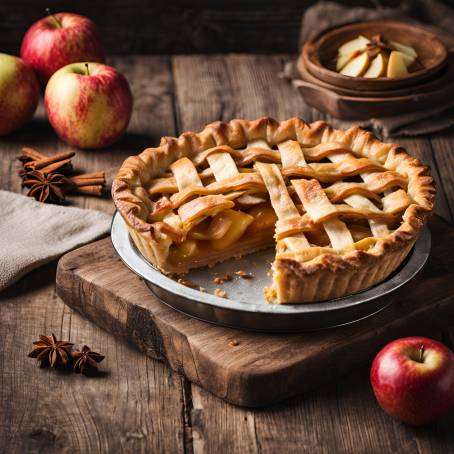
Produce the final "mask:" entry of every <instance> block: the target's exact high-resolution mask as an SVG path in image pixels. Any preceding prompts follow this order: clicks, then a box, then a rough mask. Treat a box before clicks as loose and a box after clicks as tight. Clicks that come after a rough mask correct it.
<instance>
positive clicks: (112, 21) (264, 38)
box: [0, 0, 448, 55]
mask: <svg viewBox="0 0 454 454" xmlns="http://www.w3.org/2000/svg"><path fill="white" fill-rule="evenodd" d="M314 3H316V2H315V0H230V1H227V0H192V1H187V0H186V1H182V0H180V1H177V0H168V1H165V0H155V1H146V0H112V1H96V0H80V1H71V2H70V1H67V0H66V1H61V0H60V1H59V0H45V1H41V0H16V1H12V0H1V1H0V51H1V52H6V53H11V54H16V55H17V54H18V53H19V48H20V43H21V40H22V36H23V34H24V33H25V31H26V30H27V28H28V27H29V26H30V25H31V24H32V23H33V22H35V21H36V20H38V19H39V18H41V17H42V16H43V15H45V8H46V7H49V8H50V9H51V10H52V11H53V12H61V11H71V12H77V13H79V14H82V15H86V16H88V17H90V18H91V19H93V20H94V21H95V22H96V24H97V26H98V27H99V29H100V31H101V34H102V38H103V41H104V43H105V46H106V51H107V54H108V55H109V54H110V55H114V54H115V55H125V54H126V55H127V54H172V53H180V54H189V53H222V52H254V53H272V52H296V50H297V43H298V32H299V27H300V22H301V16H302V14H303V12H304V10H305V9H306V8H307V7H309V6H310V5H312V4H314ZM341 3H343V4H349V5H364V6H369V7H376V6H378V5H382V6H397V5H398V4H399V3H400V2H398V1H393V0H380V1H378V0H369V1H368V0H362V1H361V0H348V1H343V2H341ZM445 3H448V2H447V1H445ZM421 13H422V15H423V12H421Z"/></svg>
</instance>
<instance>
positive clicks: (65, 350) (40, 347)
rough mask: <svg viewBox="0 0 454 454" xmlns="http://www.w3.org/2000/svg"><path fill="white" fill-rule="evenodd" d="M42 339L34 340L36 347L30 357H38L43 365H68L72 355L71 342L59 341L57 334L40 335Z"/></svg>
mask: <svg viewBox="0 0 454 454" xmlns="http://www.w3.org/2000/svg"><path fill="white" fill-rule="evenodd" d="M39 338H40V340H39V341H35V342H33V345H35V347H34V348H33V350H32V351H31V352H30V353H29V355H28V356H29V357H30V358H36V359H37V360H38V361H40V362H41V367H46V366H49V365H50V366H51V367H56V366H59V365H61V364H63V365H65V366H66V365H67V364H68V361H69V356H70V355H71V348H72V346H73V344H71V342H65V341H58V340H57V338H56V337H55V334H51V335H50V336H43V335H41V336H39Z"/></svg>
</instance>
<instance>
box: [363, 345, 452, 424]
mask: <svg viewBox="0 0 454 454" xmlns="http://www.w3.org/2000/svg"><path fill="white" fill-rule="evenodd" d="M370 379H371V384H372V388H373V390H374V394H375V397H376V398H377V400H378V403H379V404H380V406H381V407H382V408H383V410H385V411H386V412H387V413H389V414H390V415H392V416H394V417H396V418H398V419H400V420H401V421H403V422H405V423H407V424H410V425H414V426H420V425H423V424H428V423H431V422H433V421H435V420H437V419H438V418H440V417H441V416H442V415H443V414H445V413H446V412H448V411H449V410H450V409H452V408H453V407H454V353H453V352H452V351H451V350H450V349H449V348H447V347H446V346H444V345H443V344H441V343H440V342H437V341H435V340H432V339H428V338H427V337H406V338H403V339H398V340H395V341H393V342H391V343H389V344H388V345H386V346H385V347H384V348H383V349H382V350H381V351H380V352H379V353H378V355H377V356H376V357H375V359H374V361H373V363H372V368H371V372H370Z"/></svg>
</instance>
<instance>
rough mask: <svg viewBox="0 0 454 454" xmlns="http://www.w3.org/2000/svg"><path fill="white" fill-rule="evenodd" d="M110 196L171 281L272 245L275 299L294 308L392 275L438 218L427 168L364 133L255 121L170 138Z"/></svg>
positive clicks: (125, 172)
mask: <svg viewBox="0 0 454 454" xmlns="http://www.w3.org/2000/svg"><path fill="white" fill-rule="evenodd" d="M112 194H113V199H114V201H115V204H116V206H117V208H118V210H119V212H120V213H121V215H122V216H123V218H124V219H125V221H126V223H127V225H128V228H129V232H130V234H131V237H132V239H133V240H134V242H135V244H136V246H137V247H138V249H139V250H140V251H141V253H142V254H143V255H144V256H145V257H146V258H147V259H148V260H149V261H150V262H151V263H152V264H153V265H155V266H156V267H157V268H159V269H160V270H161V271H162V272H164V273H166V274H173V273H176V274H179V273H184V272H187V271H188V269H190V268H195V267H202V266H205V265H213V264H215V263H217V262H220V261H223V260H226V259H229V258H232V257H237V256H240V255H245V254H248V253H251V252H253V251H257V250H259V249H262V248H265V247H269V246H270V244H272V243H273V241H275V242H276V259H275V261H274V263H273V282H274V284H273V288H272V291H271V292H268V297H269V298H271V299H273V298H274V299H275V300H276V301H277V302H280V303H294V302H311V301H320V300H327V299H332V298H337V297H340V296H343V295H346V294H350V293H354V292H358V291H360V290H363V289H366V288H368V287H370V286H372V285H375V284H377V283H379V282H381V281H382V280H384V279H385V278H386V277H387V276H389V274H390V273H392V272H393V271H394V270H395V269H396V268H397V267H398V266H399V264H400V263H401V262H402V261H403V260H404V258H405V257H406V255H407V254H408V252H409V251H410V249H411V247H412V246H413V244H414V242H415V240H416V238H417V236H418V233H419V232H420V231H421V229H422V227H423V226H424V224H425V222H426V220H427V218H428V216H429V215H430V213H431V212H432V209H433V202H434V196H435V188H434V183H433V180H432V178H431V177H430V176H429V175H428V168H427V167H425V166H423V165H422V164H421V162H420V161H419V160H417V159H416V158H414V157H411V156H410V155H408V154H407V153H406V152H405V150H403V149H402V148H400V147H398V146H397V145H394V144H387V143H383V142H381V141H379V140H378V139H377V138H376V137H375V136H374V135H373V134H371V133H369V132H366V131H364V130H362V129H360V128H358V127H352V128H350V129H349V130H347V131H341V130H335V129H333V128H331V127H330V126H329V125H328V124H327V123H325V122H316V123H312V124H307V123H305V122H304V121H303V120H301V119H299V118H292V119H289V120H286V121H283V122H277V121H275V120H273V119H271V118H259V119H257V120H254V121H248V120H232V121H230V122H229V123H223V122H216V123H212V124H210V125H208V126H206V127H205V129H204V130H203V131H202V132H200V133H198V134H196V133H193V132H185V133H183V134H182V135H181V136H180V137H178V138H174V137H164V138H162V139H161V143H160V146H159V147H157V148H147V149H146V150H144V151H143V152H142V153H140V154H139V155H138V156H133V157H130V158H128V159H127V160H126V161H125V162H124V164H123V165H122V167H121V168H120V170H119V172H118V175H117V176H116V178H115V180H114V183H113V186H112ZM273 237H274V240H273Z"/></svg>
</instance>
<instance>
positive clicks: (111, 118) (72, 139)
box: [44, 63, 133, 148]
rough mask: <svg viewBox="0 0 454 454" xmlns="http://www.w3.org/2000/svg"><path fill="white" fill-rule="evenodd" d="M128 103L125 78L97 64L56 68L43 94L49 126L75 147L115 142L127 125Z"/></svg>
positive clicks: (127, 86)
mask: <svg viewBox="0 0 454 454" xmlns="http://www.w3.org/2000/svg"><path fill="white" fill-rule="evenodd" d="M86 65H87V66H88V73H89V75H87V68H86ZM132 104H133V99H132V94H131V90H130V88H129V84H128V82H127V80H126V79H125V77H124V76H123V75H122V74H121V73H119V72H118V71H117V70H116V69H114V68H112V67H110V66H107V65H104V64H101V63H72V64H70V65H67V66H65V67H63V68H61V69H59V70H58V71H57V72H56V73H55V74H54V75H53V76H52V77H51V78H50V80H49V82H48V84H47V87H46V92H45V94H44V106H45V108H46V112H47V116H48V119H49V121H50V123H51V125H52V127H53V128H54V129H55V131H56V132H57V134H58V135H59V136H60V138H61V139H62V140H64V141H65V142H67V143H69V144H71V145H75V146H77V147H79V148H105V147H108V146H109V145H111V144H113V143H114V142H116V141H117V140H118V139H119V138H120V137H121V135H122V134H123V133H124V131H125V129H126V127H127V126H128V123H129V119H130V117H131V112H132Z"/></svg>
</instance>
